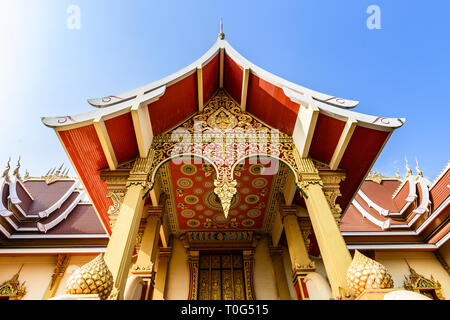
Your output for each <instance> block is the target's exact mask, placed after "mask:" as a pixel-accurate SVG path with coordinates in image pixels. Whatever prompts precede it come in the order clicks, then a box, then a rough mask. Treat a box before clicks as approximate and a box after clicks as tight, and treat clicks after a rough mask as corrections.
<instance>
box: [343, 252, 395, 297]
mask: <svg viewBox="0 0 450 320" xmlns="http://www.w3.org/2000/svg"><path fill="white" fill-rule="evenodd" d="M347 283H348V286H349V287H350V290H351V291H352V293H353V295H354V296H355V297H358V296H359V295H360V294H361V293H363V292H364V290H365V289H389V288H393V287H394V281H393V280H392V277H391V275H390V274H389V273H388V271H387V269H386V268H385V267H384V266H383V265H382V264H381V263H379V262H377V261H375V260H372V259H370V258H368V257H366V256H364V255H363V254H361V253H360V252H359V251H358V250H355V255H354V257H353V261H352V263H351V265H350V267H349V269H348V271H347Z"/></svg>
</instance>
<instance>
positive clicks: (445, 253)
mask: <svg viewBox="0 0 450 320" xmlns="http://www.w3.org/2000/svg"><path fill="white" fill-rule="evenodd" d="M439 253H440V254H441V256H442V258H444V260H445V262H446V263H447V265H449V266H450V241H447V242H446V243H445V244H444V245H443V246H442V247H440V248H439Z"/></svg>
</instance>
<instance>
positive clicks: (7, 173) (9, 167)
mask: <svg viewBox="0 0 450 320" xmlns="http://www.w3.org/2000/svg"><path fill="white" fill-rule="evenodd" d="M10 162H11V157H9V160H8V163H7V164H6V170H5V171H3V175H2V178H5V180H6V181H7V182H9V170H11V165H10Z"/></svg>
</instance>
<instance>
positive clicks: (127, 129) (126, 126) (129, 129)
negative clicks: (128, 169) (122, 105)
mask: <svg viewBox="0 0 450 320" xmlns="http://www.w3.org/2000/svg"><path fill="white" fill-rule="evenodd" d="M105 126H106V129H107V131H108V135H109V139H110V140H111V144H112V146H113V149H114V153H115V154H116V158H117V162H118V163H122V162H124V161H127V160H131V159H134V158H135V157H136V155H137V154H138V152H139V150H138V145H137V142H136V134H135V132H134V125H133V119H132V117H131V113H130V112H129V113H125V114H123V115H121V116H118V117H115V118H112V119H109V120H106V121H105Z"/></svg>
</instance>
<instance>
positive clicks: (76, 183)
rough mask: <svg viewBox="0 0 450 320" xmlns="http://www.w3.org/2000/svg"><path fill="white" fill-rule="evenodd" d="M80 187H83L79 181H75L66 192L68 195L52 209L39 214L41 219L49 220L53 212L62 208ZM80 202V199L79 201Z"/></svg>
mask: <svg viewBox="0 0 450 320" xmlns="http://www.w3.org/2000/svg"><path fill="white" fill-rule="evenodd" d="M80 186H81V184H80V182H79V181H78V180H76V181H74V183H73V184H72V185H71V186H70V188H69V189H68V190H67V191H66V193H65V194H64V195H63V196H62V197H61V198H59V199H58V200H57V201H56V202H55V203H54V204H53V205H52V206H50V208H48V209H46V210H44V211H41V212H39V217H41V218H47V217H48V216H49V215H50V214H51V213H52V212H54V211H55V210H58V209H59V208H61V206H62V205H63V203H64V202H65V201H66V200H67V199H68V198H69V197H70V196H71V195H72V193H73V192H74V190H75V189H76V188H79V187H80ZM78 198H80V195H79V196H78ZM78 198H77V199H78ZM78 202H79V199H78ZM78 202H77V203H78Z"/></svg>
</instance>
